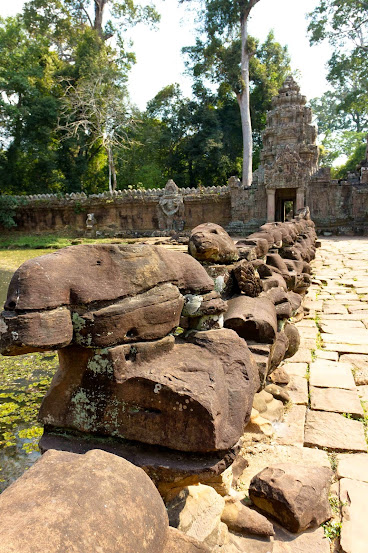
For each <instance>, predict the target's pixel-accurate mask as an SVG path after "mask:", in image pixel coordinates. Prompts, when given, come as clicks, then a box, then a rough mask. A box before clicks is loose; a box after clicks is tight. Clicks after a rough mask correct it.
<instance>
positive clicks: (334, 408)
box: [310, 386, 364, 417]
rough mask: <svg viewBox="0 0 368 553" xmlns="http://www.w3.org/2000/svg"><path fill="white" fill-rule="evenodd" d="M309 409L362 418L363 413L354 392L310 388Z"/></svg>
mask: <svg viewBox="0 0 368 553" xmlns="http://www.w3.org/2000/svg"><path fill="white" fill-rule="evenodd" d="M310 397H311V408H312V409H314V410H316V411H330V412H331V413H350V414H351V415H354V416H355V417H362V416H363V415H364V411H363V408H362V405H361V403H360V400H359V398H358V394H357V392H356V391H355V390H342V389H339V388H317V387H316V386H311V387H310Z"/></svg>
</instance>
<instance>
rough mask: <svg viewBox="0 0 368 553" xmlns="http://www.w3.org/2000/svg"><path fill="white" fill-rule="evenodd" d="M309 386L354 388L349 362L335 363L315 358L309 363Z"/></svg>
mask: <svg viewBox="0 0 368 553" xmlns="http://www.w3.org/2000/svg"><path fill="white" fill-rule="evenodd" d="M309 384H310V385H311V386H318V387H320V388H330V387H332V386H333V387H334V388H344V389H346V390H355V389H356V386H355V382H354V378H353V374H352V372H351V365H350V364H349V363H336V362H334V361H326V360H324V359H317V360H316V361H314V362H313V363H311V365H310V380H309Z"/></svg>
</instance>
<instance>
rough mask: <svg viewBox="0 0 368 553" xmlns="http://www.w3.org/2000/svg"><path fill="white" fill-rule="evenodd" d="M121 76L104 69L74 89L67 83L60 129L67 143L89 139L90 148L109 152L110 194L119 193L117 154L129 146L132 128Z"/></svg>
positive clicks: (81, 79) (79, 83)
mask: <svg viewBox="0 0 368 553" xmlns="http://www.w3.org/2000/svg"><path fill="white" fill-rule="evenodd" d="M118 76H119V74H118V73H115V80H114V75H113V70H111V69H109V70H106V69H105V68H103V69H102V70H101V71H99V72H98V73H95V74H93V73H92V74H91V75H88V76H87V77H85V78H80V79H79V80H78V81H77V83H76V84H75V85H74V84H72V82H70V81H68V82H67V87H66V91H65V96H64V102H63V108H62V110H61V115H60V123H59V129H60V130H61V131H64V139H68V138H74V137H77V138H80V135H81V134H82V135H84V136H85V137H86V142H87V144H88V148H89V149H91V148H94V147H96V146H97V151H98V146H99V145H101V146H102V148H103V149H104V150H105V151H106V154H107V159H108V168H109V191H110V192H113V191H114V190H116V182H117V181H116V163H115V157H114V152H115V150H116V149H117V148H121V147H122V146H123V145H125V144H126V142H127V139H128V135H127V127H129V126H131V125H132V124H133V120H132V118H131V116H130V113H129V108H128V105H127V93H126V90H125V89H124V87H123V86H122V85H121V83H119V80H118Z"/></svg>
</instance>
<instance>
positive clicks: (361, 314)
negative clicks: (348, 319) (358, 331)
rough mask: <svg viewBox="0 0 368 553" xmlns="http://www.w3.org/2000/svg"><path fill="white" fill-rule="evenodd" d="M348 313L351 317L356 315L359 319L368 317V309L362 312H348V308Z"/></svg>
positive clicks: (357, 310)
mask: <svg viewBox="0 0 368 553" xmlns="http://www.w3.org/2000/svg"><path fill="white" fill-rule="evenodd" d="M349 313H351V314H352V315H357V316H359V317H360V318H362V317H368V309H362V310H360V309H356V310H354V311H350V308H349Z"/></svg>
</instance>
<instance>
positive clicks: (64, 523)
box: [0, 450, 169, 553]
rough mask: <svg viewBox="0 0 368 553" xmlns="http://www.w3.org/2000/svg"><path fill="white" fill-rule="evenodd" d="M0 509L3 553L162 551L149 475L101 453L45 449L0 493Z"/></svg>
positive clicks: (160, 507) (157, 503)
mask: <svg viewBox="0 0 368 553" xmlns="http://www.w3.org/2000/svg"><path fill="white" fill-rule="evenodd" d="M0 511H1V517H0V535H1V540H0V552H1V553H10V552H14V553H16V552H19V551H22V552H24V553H35V551H70V552H71V551H73V552H78V553H84V552H87V551H106V552H107V551H108V552H110V553H121V551H124V552H126V553H137V551H139V553H162V551H164V550H165V544H166V543H167V540H168V532H169V525H168V517H167V513H166V509H165V506H164V503H163V501H162V499H161V497H160V495H159V493H158V491H157V489H156V488H155V485H154V484H153V482H152V481H151V480H150V478H149V477H148V476H147V475H146V474H145V472H144V471H143V470H142V469H140V468H138V467H136V466H134V465H133V464H131V463H129V462H128V461H126V460H125V459H122V458H121V457H117V456H116V455H112V454H110V453H106V452H105V451H100V450H92V451H89V452H88V453H86V454H85V455H76V454H74V453H69V452H65V451H55V450H54V451H48V452H47V453H45V454H44V455H43V456H42V457H41V458H40V459H39V460H38V461H37V462H36V463H35V464H34V465H33V466H32V467H31V468H30V469H29V470H27V471H26V472H25V473H24V474H23V476H21V477H20V478H19V479H18V480H17V481H16V482H14V483H13V484H12V485H11V486H10V487H9V488H7V489H6V490H5V491H4V492H3V493H2V494H1V496H0ZM30 529H32V530H31V531H30Z"/></svg>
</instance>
